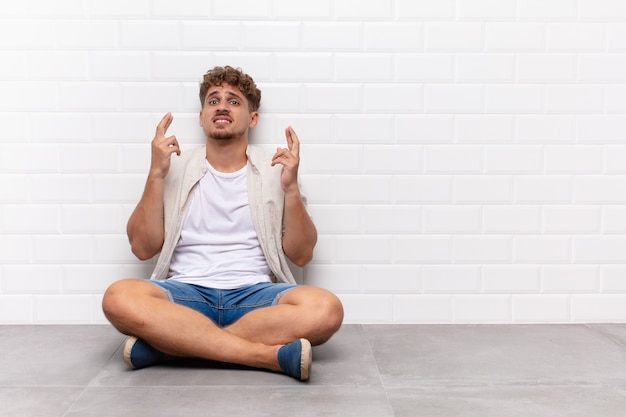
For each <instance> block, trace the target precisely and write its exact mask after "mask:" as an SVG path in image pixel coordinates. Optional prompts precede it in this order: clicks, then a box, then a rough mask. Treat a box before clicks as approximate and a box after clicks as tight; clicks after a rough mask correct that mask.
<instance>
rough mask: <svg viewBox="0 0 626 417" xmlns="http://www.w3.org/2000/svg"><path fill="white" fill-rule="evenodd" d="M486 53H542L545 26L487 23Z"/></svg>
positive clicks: (544, 41)
mask: <svg viewBox="0 0 626 417" xmlns="http://www.w3.org/2000/svg"><path fill="white" fill-rule="evenodd" d="M485 33H486V34H485V45H486V49H487V51H511V52H530V51H543V50H544V48H545V43H546V40H545V39H546V38H545V37H546V29H545V25H544V24H541V23H487V25H486V29H485Z"/></svg>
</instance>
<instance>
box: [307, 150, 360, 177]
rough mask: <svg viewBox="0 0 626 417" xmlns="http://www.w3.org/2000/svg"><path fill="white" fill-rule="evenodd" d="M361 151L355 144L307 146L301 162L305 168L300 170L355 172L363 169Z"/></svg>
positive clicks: (312, 171) (311, 171) (309, 171)
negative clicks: (304, 157) (304, 156)
mask: <svg viewBox="0 0 626 417" xmlns="http://www.w3.org/2000/svg"><path fill="white" fill-rule="evenodd" d="M362 153H363V151H362V150H361V147H360V146H356V145H335V146H328V145H323V146H308V147H307V149H306V161H302V162H301V164H305V165H306V169H305V170H304V171H301V172H306V173H314V174H324V173H334V174H338V173H351V174H357V173H359V172H361V171H362V169H363V164H362V159H363V156H362Z"/></svg>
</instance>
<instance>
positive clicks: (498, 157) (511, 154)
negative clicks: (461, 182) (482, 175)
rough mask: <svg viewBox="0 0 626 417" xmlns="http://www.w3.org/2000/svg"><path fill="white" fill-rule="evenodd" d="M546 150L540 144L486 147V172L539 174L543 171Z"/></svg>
mask: <svg viewBox="0 0 626 417" xmlns="http://www.w3.org/2000/svg"><path fill="white" fill-rule="evenodd" d="M543 167H544V151H543V148H541V147H539V146H532V145H530V146H529V145H526V146H511V145H504V146H490V147H487V148H486V149H485V172H486V173H495V174H505V173H511V174H538V173H541V172H542V171H543Z"/></svg>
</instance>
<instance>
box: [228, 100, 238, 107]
mask: <svg viewBox="0 0 626 417" xmlns="http://www.w3.org/2000/svg"><path fill="white" fill-rule="evenodd" d="M230 104H232V105H233V106H238V105H239V102H238V101H237V100H231V101H230Z"/></svg>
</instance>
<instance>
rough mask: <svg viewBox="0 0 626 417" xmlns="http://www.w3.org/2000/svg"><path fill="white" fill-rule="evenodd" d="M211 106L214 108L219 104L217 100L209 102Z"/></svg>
mask: <svg viewBox="0 0 626 417" xmlns="http://www.w3.org/2000/svg"><path fill="white" fill-rule="evenodd" d="M209 104H210V105H212V106H214V105H216V104H217V100H209Z"/></svg>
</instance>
